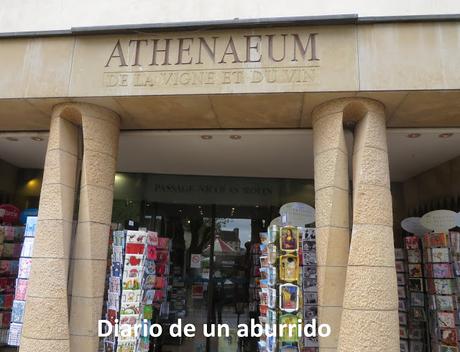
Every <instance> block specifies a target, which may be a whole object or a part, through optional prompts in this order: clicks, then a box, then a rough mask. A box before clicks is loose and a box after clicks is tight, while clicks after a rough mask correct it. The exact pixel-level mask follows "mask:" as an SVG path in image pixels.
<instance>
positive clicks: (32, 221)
mask: <svg viewBox="0 0 460 352" xmlns="http://www.w3.org/2000/svg"><path fill="white" fill-rule="evenodd" d="M37 222H38V217H37V216H28V217H27V220H26V227H25V229H24V236H25V237H35V233H36V232H37Z"/></svg>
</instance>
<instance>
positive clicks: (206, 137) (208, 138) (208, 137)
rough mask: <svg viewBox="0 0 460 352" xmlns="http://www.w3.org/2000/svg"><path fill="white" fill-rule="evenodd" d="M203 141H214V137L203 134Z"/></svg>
mask: <svg viewBox="0 0 460 352" xmlns="http://www.w3.org/2000/svg"><path fill="white" fill-rule="evenodd" d="M201 139H204V140H210V139H212V136H211V135H210V134H203V135H202V136H201Z"/></svg>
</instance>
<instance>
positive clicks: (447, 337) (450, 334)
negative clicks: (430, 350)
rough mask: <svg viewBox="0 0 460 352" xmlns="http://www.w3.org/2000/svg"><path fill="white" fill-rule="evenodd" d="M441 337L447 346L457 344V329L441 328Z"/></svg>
mask: <svg viewBox="0 0 460 352" xmlns="http://www.w3.org/2000/svg"><path fill="white" fill-rule="evenodd" d="M439 335H440V336H439V337H440V340H441V343H442V344H443V345H447V346H457V329H453V328H440V329H439Z"/></svg>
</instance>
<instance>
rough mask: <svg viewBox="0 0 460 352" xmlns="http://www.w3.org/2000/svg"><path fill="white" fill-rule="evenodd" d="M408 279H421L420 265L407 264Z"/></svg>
mask: <svg viewBox="0 0 460 352" xmlns="http://www.w3.org/2000/svg"><path fill="white" fill-rule="evenodd" d="M409 276H410V277H423V271H422V264H409Z"/></svg>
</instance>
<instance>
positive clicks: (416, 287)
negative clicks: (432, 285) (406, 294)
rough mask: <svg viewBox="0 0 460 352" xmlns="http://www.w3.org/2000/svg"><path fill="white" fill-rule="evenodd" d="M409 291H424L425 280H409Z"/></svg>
mask: <svg viewBox="0 0 460 352" xmlns="http://www.w3.org/2000/svg"><path fill="white" fill-rule="evenodd" d="M409 291H423V279H420V278H409Z"/></svg>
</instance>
